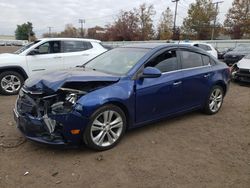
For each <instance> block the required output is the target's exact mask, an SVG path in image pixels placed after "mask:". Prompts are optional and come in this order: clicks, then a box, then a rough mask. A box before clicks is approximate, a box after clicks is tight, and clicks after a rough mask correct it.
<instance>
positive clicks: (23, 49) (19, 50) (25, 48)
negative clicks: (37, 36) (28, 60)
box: [14, 40, 40, 54]
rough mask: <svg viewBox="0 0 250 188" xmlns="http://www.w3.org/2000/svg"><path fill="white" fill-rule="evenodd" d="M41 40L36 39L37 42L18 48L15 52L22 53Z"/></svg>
mask: <svg viewBox="0 0 250 188" xmlns="http://www.w3.org/2000/svg"><path fill="white" fill-rule="evenodd" d="M38 42H40V41H39V40H37V41H35V42H31V43H29V44H27V45H25V46H23V47H22V48H20V49H18V50H17V51H15V52H14V54H20V53H22V52H23V51H25V50H27V49H28V48H30V47H31V46H33V45H34V44H36V43H38Z"/></svg>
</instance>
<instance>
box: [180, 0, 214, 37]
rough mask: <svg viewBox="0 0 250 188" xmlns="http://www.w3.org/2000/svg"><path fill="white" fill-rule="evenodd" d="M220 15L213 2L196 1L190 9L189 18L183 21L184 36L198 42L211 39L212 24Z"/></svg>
mask: <svg viewBox="0 0 250 188" xmlns="http://www.w3.org/2000/svg"><path fill="white" fill-rule="evenodd" d="M217 15H218V12H217V11H216V7H215V6H214V4H213V3H212V0H196V2H195V3H192V4H191V5H190V6H189V9H188V16H187V18H185V19H184V21H183V28H182V29H183V32H184V36H187V37H191V38H194V37H195V39H198V40H203V39H210V38H211V31H212V27H213V25H212V22H213V20H214V19H215V17H216V16H217ZM218 30H219V25H217V26H216V30H215V35H217V34H218Z"/></svg>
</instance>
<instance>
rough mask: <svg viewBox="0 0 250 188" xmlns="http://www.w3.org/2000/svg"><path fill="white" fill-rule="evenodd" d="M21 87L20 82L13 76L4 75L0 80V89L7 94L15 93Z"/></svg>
mask: <svg viewBox="0 0 250 188" xmlns="http://www.w3.org/2000/svg"><path fill="white" fill-rule="evenodd" d="M20 87H21V80H20V78H18V77H17V76H15V75H6V76H4V77H3V78H2V80H1V88H2V89H3V90H4V91H5V92H7V93H15V92H17V91H18V90H19V89H20Z"/></svg>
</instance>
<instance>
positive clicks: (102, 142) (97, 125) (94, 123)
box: [83, 104, 127, 151]
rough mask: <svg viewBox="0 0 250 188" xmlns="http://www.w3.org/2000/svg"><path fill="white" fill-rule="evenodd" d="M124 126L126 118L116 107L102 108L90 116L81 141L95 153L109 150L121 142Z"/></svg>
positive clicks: (106, 106)
mask: <svg viewBox="0 0 250 188" xmlns="http://www.w3.org/2000/svg"><path fill="white" fill-rule="evenodd" d="M105 119H106V120H105ZM112 124H113V125H112ZM126 126H127V120H126V116H125V114H124V112H123V111H122V110H121V109H120V108H119V107H118V106H115V105H111V104H109V105H105V106H102V107H101V108H99V109H97V110H96V111H95V112H94V113H93V115H92V116H91V118H90V122H89V124H88V126H87V127H86V129H85V130H84V133H83V141H84V143H85V145H86V146H87V147H89V148H91V149H94V150H97V151H103V150H108V149H111V148H113V147H114V146H115V145H116V144H118V143H119V141H120V140H121V138H122V136H123V135H124V133H125V130H126ZM112 127H113V128H112Z"/></svg>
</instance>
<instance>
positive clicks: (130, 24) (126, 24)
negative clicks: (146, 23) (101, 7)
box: [107, 11, 139, 41]
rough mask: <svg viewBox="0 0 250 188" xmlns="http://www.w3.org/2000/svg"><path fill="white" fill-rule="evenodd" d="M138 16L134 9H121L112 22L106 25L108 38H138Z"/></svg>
mask: <svg viewBox="0 0 250 188" xmlns="http://www.w3.org/2000/svg"><path fill="white" fill-rule="evenodd" d="M138 33H139V27H138V17H137V16H136V14H135V12H134V11H121V12H120V14H119V16H118V18H117V20H116V21H115V22H114V24H112V25H109V26H107V35H108V36H109V37H108V38H109V40H118V41H119V40H120V41H121V40H127V41H131V40H138Z"/></svg>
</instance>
